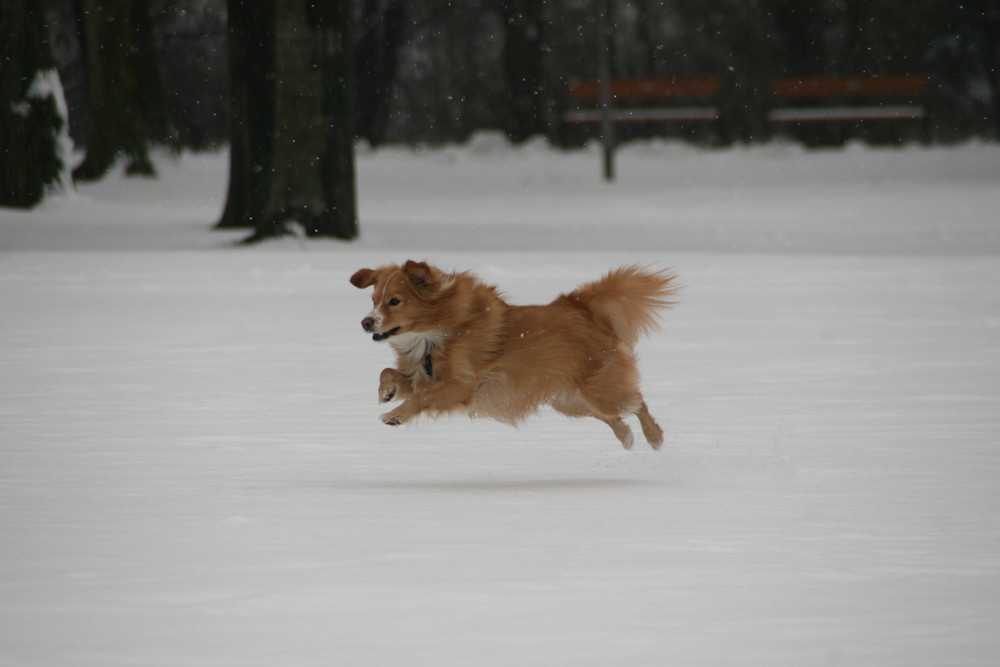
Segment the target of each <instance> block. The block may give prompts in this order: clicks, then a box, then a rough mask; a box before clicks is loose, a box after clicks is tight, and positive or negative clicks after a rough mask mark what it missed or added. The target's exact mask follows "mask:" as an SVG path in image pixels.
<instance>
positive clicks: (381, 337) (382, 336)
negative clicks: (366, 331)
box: [372, 327, 399, 341]
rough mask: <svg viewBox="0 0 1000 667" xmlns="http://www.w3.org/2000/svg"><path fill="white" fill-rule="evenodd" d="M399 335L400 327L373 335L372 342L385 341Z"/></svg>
mask: <svg viewBox="0 0 1000 667" xmlns="http://www.w3.org/2000/svg"><path fill="white" fill-rule="evenodd" d="M397 333H399V327H394V328H392V329H389V330H388V331H383V332H382V333H377V334H372V340H375V341H379V340H385V339H386V338H388V337H389V336H395V335H396V334H397Z"/></svg>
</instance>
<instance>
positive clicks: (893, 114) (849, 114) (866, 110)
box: [767, 106, 926, 123]
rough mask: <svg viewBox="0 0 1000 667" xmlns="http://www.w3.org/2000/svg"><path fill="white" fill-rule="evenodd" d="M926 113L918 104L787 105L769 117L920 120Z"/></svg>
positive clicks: (787, 120) (776, 119)
mask: <svg viewBox="0 0 1000 667" xmlns="http://www.w3.org/2000/svg"><path fill="white" fill-rule="evenodd" d="M925 115H926V112H925V111H924V109H923V108H922V107H918V106H866V107H853V106H838V107H785V108H779V109H772V110H771V111H769V112H768V114H767V119H768V120H769V121H771V122H772V123H820V122H828V121H838V120H920V119H921V118H923V117H924V116H925Z"/></svg>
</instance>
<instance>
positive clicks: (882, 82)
mask: <svg viewBox="0 0 1000 667" xmlns="http://www.w3.org/2000/svg"><path fill="white" fill-rule="evenodd" d="M926 87H927V79H926V78H925V77H922V76H872V77H863V76H809V77H785V78H781V79H775V80H773V81H772V82H771V93H772V94H773V95H775V96H776V97H781V98H785V99H806V98H822V97H917V96H919V95H921V94H923V92H924V88H926Z"/></svg>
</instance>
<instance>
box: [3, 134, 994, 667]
mask: <svg viewBox="0 0 1000 667" xmlns="http://www.w3.org/2000/svg"><path fill="white" fill-rule="evenodd" d="M160 167H161V171H162V177H161V178H160V179H159V180H156V181H141V180H140V181H131V180H126V179H124V178H121V177H111V178H109V179H106V180H105V181H104V182H101V183H97V184H94V185H90V186H87V187H85V188H81V189H80V190H79V191H78V192H76V193H73V194H71V195H68V196H61V197H55V198H51V199H49V200H48V201H46V202H45V203H44V204H43V205H42V206H41V207H40V208H39V209H38V210H36V211H33V212H30V213H22V212H14V211H9V210H0V309H2V312H3V313H4V315H3V317H2V318H0V340H2V341H3V343H2V346H0V664H2V665H18V666H20V665H59V666H62V665H101V666H105V665H122V666H125V665H127V666H135V665H163V666H168V665H169V666H174V665H210V666H215V665H233V666H252V665H330V664H344V665H498V666H499V665H512V664H518V665H546V666H548V665H608V664H626V665H664V664H678V665H719V664H740V665H796V666H798V665H905V666H912V665H942V664H954V665H995V664H997V662H998V661H1000V636H998V635H997V633H996V628H997V626H998V623H1000V556H998V554H1000V485H998V480H1000V442H998V436H1000V409H998V407H1000V218H998V216H997V214H996V212H997V211H998V210H1000V188H998V187H997V185H998V183H997V180H998V175H1000V148H998V147H997V146H996V145H989V144H987V145H979V144H974V145H966V146H960V147H954V148H938V149H932V150H929V149H923V148H910V149H905V150H874V149H866V148H863V147H859V146H851V147H848V148H847V149H845V150H840V151H823V152H815V153H810V152H806V151H803V150H801V149H799V148H796V147H793V146H782V145H775V146H767V147H761V148H753V149H735V150H725V151H714V152H703V151H699V150H695V149H692V148H688V147H684V146H681V145H677V144H672V143H668V144H662V143H657V144H649V145H640V146H634V147H630V148H628V149H626V150H624V151H623V152H622V153H621V155H620V164H619V171H620V180H619V182H618V183H615V184H613V185H607V184H604V183H601V182H600V181H599V179H598V159H597V155H596V152H594V151H589V152H587V151H585V152H576V153H560V152H555V151H550V150H547V149H545V148H544V147H543V146H540V145H531V146H527V147H525V148H522V149H513V150H512V149H506V148H504V147H502V146H500V145H498V143H497V141H496V140H495V139H494V138H491V137H481V138H479V139H478V140H477V141H476V142H474V143H473V144H472V145H471V146H468V147H464V148H453V149H444V150H425V151H416V152H414V151H410V150H402V149H388V150H382V151H378V152H374V153H363V154H361V155H360V156H359V177H360V206H361V211H362V216H363V221H362V224H363V232H364V234H363V238H362V239H361V240H360V241H358V242H357V243H354V244H341V243H336V242H324V241H310V242H306V243H304V242H301V241H298V240H295V239H288V240H285V241H282V242H278V243H272V244H267V245H264V246H262V247H255V248H238V247H234V246H233V245H232V243H231V242H232V240H233V239H235V238H237V235H234V234H233V233H225V234H221V233H208V232H207V231H206V230H207V229H208V228H209V226H210V225H211V223H212V221H213V220H214V219H215V218H216V217H217V216H218V213H219V210H220V208H221V205H222V200H223V197H224V190H225V158H224V156H207V157H205V156H202V157H197V156H185V157H183V158H182V159H179V160H172V159H169V158H164V159H162V160H161V162H160ZM411 256H412V257H414V258H421V259H429V260H431V261H434V262H436V263H438V264H441V265H443V266H445V267H448V268H461V269H466V268H471V269H474V270H476V271H477V272H478V273H479V274H480V275H481V276H483V277H484V278H485V279H486V280H488V281H491V282H495V283H497V284H499V285H501V286H502V287H503V288H504V290H505V292H506V293H507V294H508V295H509V297H510V298H511V300H512V301H515V302H518V303H532V302H543V301H547V300H548V299H550V298H552V297H553V296H555V295H556V294H557V293H559V292H561V291H565V290H568V289H570V288H572V287H573V286H574V285H576V284H578V283H579V282H582V281H585V280H590V279H592V278H594V277H596V276H597V275H599V274H600V273H602V272H603V271H605V270H606V269H608V268H610V267H612V266H615V265H617V264H619V263H623V262H651V263H655V264H657V265H661V266H671V267H674V268H676V269H677V270H679V271H680V273H681V274H682V276H683V280H684V283H685V285H686V288H685V291H684V293H683V299H682V302H681V304H680V305H679V306H678V307H677V309H676V310H674V311H672V312H670V313H668V314H667V315H666V316H665V318H664V329H663V331H662V332H661V333H658V334H656V335H654V336H652V337H650V338H648V339H646V340H645V341H644V342H643V343H642V346H641V350H640V367H641V369H642V371H643V377H644V391H645V393H646V396H647V399H648V401H649V403H650V404H651V407H652V410H653V412H654V414H655V415H657V416H658V417H659V419H660V421H661V423H662V424H663V426H664V427H665V429H666V431H667V443H666V444H665V446H664V450H663V451H661V452H653V451H652V450H650V449H649V448H643V447H639V446H637V448H636V450H634V451H631V452H626V451H623V450H621V448H620V447H619V445H618V444H617V442H616V440H615V439H614V437H613V435H612V434H611V433H610V431H609V430H608V429H607V428H606V427H605V426H604V425H603V424H600V423H598V422H596V421H590V422H588V421H571V420H568V419H565V418H563V417H561V416H558V415H555V414H551V413H543V414H541V415H539V416H537V417H534V418H532V419H530V420H528V421H527V422H526V423H525V424H524V425H523V426H522V427H521V428H520V429H512V428H509V427H506V426H502V425H499V424H496V423H493V422H489V421H475V422H473V421H470V420H468V419H465V418H458V417H456V418H449V419H442V420H438V421H429V420H425V421H421V422H418V423H417V424H414V425H410V426H406V427H403V428H399V429H392V428H389V427H386V426H384V425H382V424H381V423H380V422H379V421H378V420H377V415H378V414H379V413H380V412H381V411H382V410H381V409H380V406H377V405H376V403H375V388H376V377H377V373H378V371H379V370H380V369H381V368H382V367H383V366H384V365H386V364H387V362H389V361H390V357H391V354H390V352H389V350H388V349H387V348H386V347H384V346H379V345H377V344H375V343H372V342H371V341H370V340H369V338H368V337H367V336H365V335H364V334H363V333H362V332H361V330H360V326H359V321H360V318H361V317H362V316H363V315H364V314H365V312H367V310H368V304H369V301H368V296H367V294H366V293H364V292H361V291H358V290H355V289H354V288H353V287H351V286H350V285H349V284H348V283H347V277H348V276H349V275H350V274H351V273H352V272H353V271H354V270H355V269H356V268H358V267H360V266H366V265H367V266H371V265H375V264H380V263H385V262H389V261H397V260H400V259H405V258H406V257H411Z"/></svg>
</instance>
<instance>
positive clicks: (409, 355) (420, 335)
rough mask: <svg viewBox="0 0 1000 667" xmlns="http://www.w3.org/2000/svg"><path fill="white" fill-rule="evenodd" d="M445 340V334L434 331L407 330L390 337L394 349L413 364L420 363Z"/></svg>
mask: <svg viewBox="0 0 1000 667" xmlns="http://www.w3.org/2000/svg"><path fill="white" fill-rule="evenodd" d="M442 342H444V336H443V335H442V334H440V333H436V332H433V331H407V332H406V333H401V334H396V335H395V336H393V337H392V338H390V339H389V344H390V345H392V347H393V349H394V350H396V352H397V353H398V354H399V355H400V357H402V358H403V359H405V360H406V361H407V362H410V363H412V364H420V363H422V362H423V358H424V357H426V356H427V355H428V354H430V352H431V350H433V349H434V348H435V347H437V346H438V345H440V344H441V343H442Z"/></svg>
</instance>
